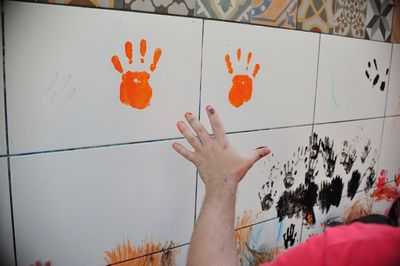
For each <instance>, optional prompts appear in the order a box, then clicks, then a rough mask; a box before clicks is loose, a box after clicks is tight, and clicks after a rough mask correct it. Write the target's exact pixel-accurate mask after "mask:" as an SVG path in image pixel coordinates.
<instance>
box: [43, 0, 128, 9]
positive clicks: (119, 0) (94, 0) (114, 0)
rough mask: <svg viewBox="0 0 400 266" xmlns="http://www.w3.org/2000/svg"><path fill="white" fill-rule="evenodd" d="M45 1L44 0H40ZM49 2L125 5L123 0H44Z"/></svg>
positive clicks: (80, 4)
mask: <svg viewBox="0 0 400 266" xmlns="http://www.w3.org/2000/svg"><path fill="white" fill-rule="evenodd" d="M39 1H43V0H39ZM44 1H46V2H48V3H49V4H62V5H74V6H87V7H103V8H117V9H122V8H123V7H124V2H123V0H44Z"/></svg>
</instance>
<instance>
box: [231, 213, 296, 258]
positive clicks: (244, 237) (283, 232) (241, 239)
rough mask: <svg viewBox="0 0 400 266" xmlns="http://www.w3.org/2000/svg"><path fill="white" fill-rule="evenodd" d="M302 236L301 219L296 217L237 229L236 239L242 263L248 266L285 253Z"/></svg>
mask: <svg viewBox="0 0 400 266" xmlns="http://www.w3.org/2000/svg"><path fill="white" fill-rule="evenodd" d="M246 218H248V217H246ZM300 237H301V219H295V218H292V219H284V220H282V221H279V219H273V220H269V221H266V222H263V223H260V224H256V225H253V226H250V227H245V228H243V229H239V230H237V231H236V239H237V242H238V253H239V259H240V264H241V265H242V266H247V265H259V264H260V263H265V262H266V261H265V260H263V261H260V259H263V258H265V257H271V255H272V254H274V255H275V254H281V253H284V252H285V251H286V250H288V249H290V248H292V247H294V246H296V245H298V244H299V243H300ZM267 254H268V255H267ZM278 256H279V255H278Z"/></svg>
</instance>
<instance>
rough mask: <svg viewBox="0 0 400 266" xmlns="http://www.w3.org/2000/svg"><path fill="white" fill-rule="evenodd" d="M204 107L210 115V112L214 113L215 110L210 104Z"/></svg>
mask: <svg viewBox="0 0 400 266" xmlns="http://www.w3.org/2000/svg"><path fill="white" fill-rule="evenodd" d="M206 109H207V111H208V112H209V113H210V115H212V114H214V113H215V110H214V108H213V107H212V106H211V105H209V106H207V108H206Z"/></svg>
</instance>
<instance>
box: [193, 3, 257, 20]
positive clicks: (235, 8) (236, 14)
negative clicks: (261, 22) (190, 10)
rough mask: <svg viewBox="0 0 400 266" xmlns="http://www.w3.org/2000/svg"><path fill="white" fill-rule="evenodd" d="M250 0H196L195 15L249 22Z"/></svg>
mask: <svg viewBox="0 0 400 266" xmlns="http://www.w3.org/2000/svg"><path fill="white" fill-rule="evenodd" d="M250 12H251V0H211V1H208V0H196V3H195V6H194V14H195V16H196V17H203V18H219V19H225V20H232V21H240V22H250Z"/></svg>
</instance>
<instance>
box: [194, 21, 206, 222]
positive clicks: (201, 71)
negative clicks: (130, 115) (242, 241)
mask: <svg viewBox="0 0 400 266" xmlns="http://www.w3.org/2000/svg"><path fill="white" fill-rule="evenodd" d="M204 24H205V23H204V20H202V27H201V52H200V88H199V108H198V114H197V118H198V120H199V121H200V116H201V87H202V80H203V49H204ZM198 185H199V170H198V169H196V186H195V191H194V219H193V228H194V226H195V225H196V219H197V190H198V187H199V186H198Z"/></svg>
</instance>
